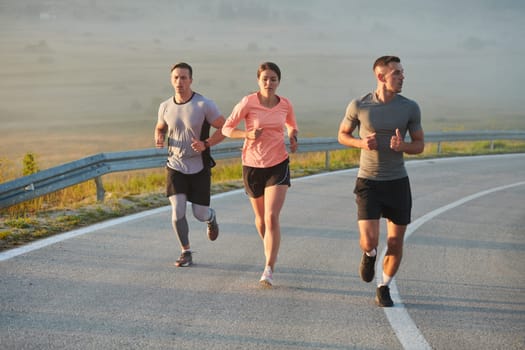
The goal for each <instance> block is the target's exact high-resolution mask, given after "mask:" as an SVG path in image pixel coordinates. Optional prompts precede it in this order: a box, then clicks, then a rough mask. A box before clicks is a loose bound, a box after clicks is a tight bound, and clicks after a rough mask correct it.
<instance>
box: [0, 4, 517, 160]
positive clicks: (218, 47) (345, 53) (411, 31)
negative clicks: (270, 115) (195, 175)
mask: <svg viewBox="0 0 525 350" xmlns="http://www.w3.org/2000/svg"><path fill="white" fill-rule="evenodd" d="M523 18H525V2H524V1H521V0H520V1H518V0H464V1H451V0H441V1H425V0H399V1H390V2H388V1H373V2H367V1H352V0H289V1H287V0H267V1H255V0H246V1H242V0H215V1H213V0H192V1H175V0H163V1H148V2H145V1H135V0H129V1H125V0H111V1H102V0H91V1H89V0H76V1H75V0H71V1H65V0H64V1H58V0H57V1H52V0H50V1H37V0H20V1H16V2H15V1H9V0H0V45H1V47H2V51H1V53H0V123H1V125H2V126H0V129H2V131H3V132H2V133H4V131H5V132H9V133H10V134H11V135H12V134H13V133H14V134H16V133H22V132H25V133H29V132H30V131H31V130H33V131H34V133H35V134H38V132H39V131H41V130H42V128H45V129H48V130H50V131H53V132H58V131H60V130H64V131H69V130H71V129H74V127H75V126H76V125H78V126H81V127H82V128H83V130H85V133H86V136H85V137H86V138H87V137H88V134H89V135H90V136H91V137H92V136H93V134H90V133H92V132H100V133H103V132H108V133H110V132H119V133H128V134H129V136H130V137H131V138H133V139H140V140H144V141H141V142H139V143H138V144H136V145H134V146H136V147H150V146H151V145H150V144H149V143H150V142H151V140H150V138H151V130H152V128H153V124H154V119H155V118H156V112H157V107H158V103H159V102H160V101H162V100H164V99H166V98H167V97H169V96H170V94H172V93H173V91H172V88H171V86H170V85H169V69H170V67H171V65H172V64H173V63H175V62H178V61H188V62H189V63H190V64H192V65H193V66H194V69H195V81H194V89H195V90H197V91H199V92H201V93H203V94H205V95H207V96H209V97H211V98H212V99H214V100H215V101H216V102H217V104H218V105H219V107H220V109H221V111H222V112H223V114H224V115H225V116H228V115H229V113H230V112H231V109H232V107H233V105H234V104H235V103H236V102H237V101H238V100H239V99H240V98H241V97H242V96H243V95H244V94H246V93H249V92H251V91H253V90H255V89H256V88H257V85H256V80H255V79H256V77H255V72H256V69H257V65H258V64H259V63H260V62H262V61H266V60H270V61H274V62H276V63H277V64H279V65H280V67H281V69H282V71H283V80H282V83H281V87H280V90H279V93H280V94H282V95H284V96H287V97H289V98H290V99H291V101H292V103H294V106H295V109H296V113H297V115H298V118H299V123H300V125H299V126H300V128H301V129H302V131H303V132H304V133H303V135H307V136H310V137H313V136H334V135H335V133H336V131H337V126H338V124H339V121H340V119H341V117H342V115H343V113H344V110H345V107H346V104H347V103H348V102H349V100H350V99H351V98H354V97H358V96H361V95H363V94H365V93H367V92H369V91H371V90H373V89H374V87H375V81H374V77H373V75H372V72H371V65H372V62H373V61H374V60H375V58H377V57H378V56H381V55H384V54H395V55H398V56H400V57H401V59H402V63H403V65H404V68H405V72H406V74H405V75H406V81H405V84H404V91H403V94H404V95H405V96H407V97H409V98H412V99H414V100H416V101H417V102H418V103H419V104H420V106H421V110H422V114H423V122H424V124H423V125H424V127H425V128H426V129H427V130H434V131H437V130H454V129H463V128H466V129H488V128H491V129H508V128H521V129H524V128H525V119H524V118H525V115H524V114H525V113H523V111H522V106H521V105H522V103H521V98H520V97H519V96H518V91H519V88H520V87H521V82H522V81H523V80H524V78H525V73H524V69H523V65H522V61H523V57H525V45H524V44H523V39H522V37H523V35H524V34H525V24H524V23H525V21H524V20H523ZM123 121H125V123H123ZM150 129H151V130H150ZM75 130H76V129H75ZM4 140H5V138H4ZM146 140H147V141H146ZM94 142H95V141H94ZM6 147H8V146H7V145H6V144H5V143H4V144H2V141H0V152H3V151H4V150H5V149H6ZM136 147H135V148H136ZM110 150H111V149H108V150H107V151H110Z"/></svg>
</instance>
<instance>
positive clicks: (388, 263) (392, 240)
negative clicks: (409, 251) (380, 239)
mask: <svg viewBox="0 0 525 350" xmlns="http://www.w3.org/2000/svg"><path fill="white" fill-rule="evenodd" d="M406 229H407V226H406V225H396V224H394V223H393V222H392V221H390V220H388V221H387V231H388V236H387V250H386V255H385V260H384V261H383V271H384V273H385V274H386V275H388V276H390V277H394V275H395V274H396V272H397V270H398V269H399V265H401V259H402V257H403V240H404V238H405V232H406Z"/></svg>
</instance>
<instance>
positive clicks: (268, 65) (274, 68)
mask: <svg viewBox="0 0 525 350" xmlns="http://www.w3.org/2000/svg"><path fill="white" fill-rule="evenodd" d="M267 69H269V70H271V71H274V72H275V74H277V78H279V81H281V70H280V69H279V67H278V66H277V65H276V64H275V63H273V62H264V63H261V65H260V66H259V69H257V78H259V76H260V75H261V73H262V72H263V71H265V70H267Z"/></svg>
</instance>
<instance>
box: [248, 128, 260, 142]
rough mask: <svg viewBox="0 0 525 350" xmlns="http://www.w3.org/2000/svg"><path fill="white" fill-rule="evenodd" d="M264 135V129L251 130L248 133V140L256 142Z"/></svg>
mask: <svg viewBox="0 0 525 350" xmlns="http://www.w3.org/2000/svg"><path fill="white" fill-rule="evenodd" d="M262 133H263V129H262V128H258V129H254V130H250V131H247V132H246V138H247V139H249V140H256V139H257V138H258V137H259V136H261V135H262Z"/></svg>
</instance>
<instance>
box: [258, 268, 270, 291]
mask: <svg viewBox="0 0 525 350" xmlns="http://www.w3.org/2000/svg"><path fill="white" fill-rule="evenodd" d="M259 283H261V284H262V285H263V286H265V287H272V285H273V276H272V268H271V267H270V266H266V268H265V269H264V272H263V274H262V276H261V279H260V280H259Z"/></svg>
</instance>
